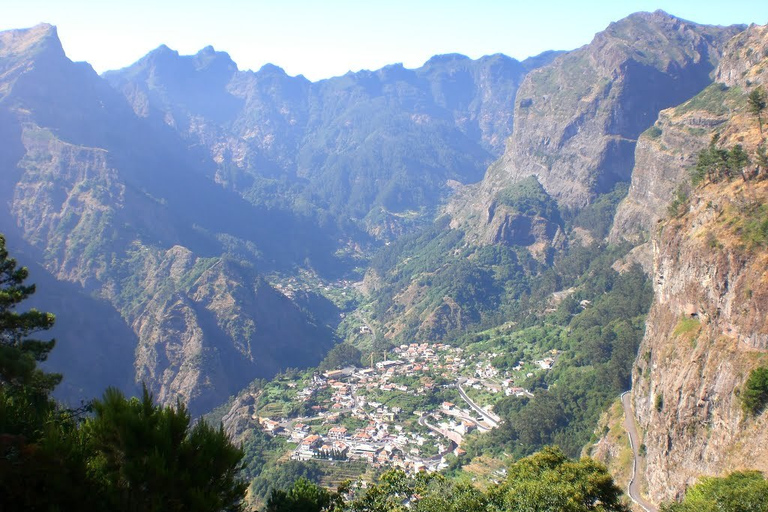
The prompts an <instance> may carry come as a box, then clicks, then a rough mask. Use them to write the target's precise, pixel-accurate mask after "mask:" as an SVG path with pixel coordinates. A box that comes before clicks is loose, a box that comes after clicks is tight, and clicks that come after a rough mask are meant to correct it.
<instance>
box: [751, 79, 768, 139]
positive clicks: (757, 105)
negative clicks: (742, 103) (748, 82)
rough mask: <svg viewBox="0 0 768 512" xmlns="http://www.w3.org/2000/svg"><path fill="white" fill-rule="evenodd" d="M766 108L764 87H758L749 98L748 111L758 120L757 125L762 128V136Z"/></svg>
mask: <svg viewBox="0 0 768 512" xmlns="http://www.w3.org/2000/svg"><path fill="white" fill-rule="evenodd" d="M765 107H766V100H765V91H764V90H763V88H762V87H756V88H755V89H753V90H752V92H751V93H749V96H748V97H747V109H748V110H749V113H750V114H752V115H753V116H755V117H756V118H757V124H758V126H759V127H760V135H762V134H763V117H762V115H763V111H764V110H765Z"/></svg>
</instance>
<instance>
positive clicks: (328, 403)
mask: <svg viewBox="0 0 768 512" xmlns="http://www.w3.org/2000/svg"><path fill="white" fill-rule="evenodd" d="M386 356H387V357H386V358H385V360H383V361H378V362H376V363H374V364H372V365H371V366H370V367H368V368H355V367H349V368H342V369H335V370H331V371H327V372H324V373H319V372H315V373H313V374H312V375H311V377H308V378H307V379H305V380H304V381H303V382H301V385H302V386H303V387H301V388H299V383H296V382H289V383H288V384H287V386H288V387H289V388H292V389H289V390H288V391H292V393H290V395H291V398H290V399H291V400H292V401H293V402H294V403H295V404H297V405H300V408H301V409H302V410H304V411H307V415H300V416H298V417H293V418H287V417H274V416H272V417H270V416H266V415H262V413H263V412H268V411H269V409H268V408H261V409H259V410H258V411H257V412H254V414H253V419H254V420H256V421H258V423H259V424H260V426H261V428H262V429H263V431H264V432H266V433H268V434H270V435H273V436H283V437H284V438H286V439H287V441H288V446H291V447H292V453H291V458H293V459H296V460H308V459H325V460H336V461H347V460H364V461H366V462H367V463H368V464H370V465H372V466H374V467H396V468H401V469H403V470H405V471H406V472H408V473H416V472H421V471H426V472H432V471H438V470H440V469H443V468H444V467H446V466H447V464H448V462H447V459H446V458H447V457H449V456H450V455H453V456H457V457H458V456H461V455H462V454H463V453H464V450H462V448H461V445H462V443H463V441H464V438H465V437H466V436H467V435H468V434H469V433H471V432H479V433H483V432H487V431H489V430H491V429H493V428H495V427H497V426H498V425H499V423H500V422H501V418H499V417H498V416H497V415H496V414H494V413H493V411H492V404H489V403H485V404H483V405H481V404H479V403H477V402H476V400H475V399H473V398H472V396H476V397H477V396H480V395H490V396H498V397H503V396H511V395H515V396H521V397H522V396H527V397H533V395H532V394H531V393H530V392H528V391H527V390H525V389H524V388H522V387H520V386H516V385H515V380H516V377H515V376H513V375H508V374H507V373H509V372H501V371H500V370H498V369H497V368H494V367H493V366H492V365H491V363H490V360H491V359H492V358H493V357H495V356H496V354H493V353H491V354H482V355H480V354H466V353H465V351H464V349H462V348H460V347H453V346H449V345H446V344H442V343H437V344H428V343H411V344H404V345H400V346H399V347H396V348H394V349H393V350H392V351H391V352H390V353H389V354H386ZM556 357H557V355H556V353H554V354H552V357H545V358H543V359H541V360H538V361H534V362H531V363H528V364H526V363H524V362H523V361H520V362H519V363H518V365H517V366H516V367H515V368H514V371H513V373H515V374H517V375H520V373H521V372H525V373H523V374H522V375H524V376H532V375H533V371H535V370H534V369H533V368H532V367H535V369H536V370H538V371H546V370H549V369H550V368H551V367H552V365H553V364H554V363H555V361H556ZM526 369H530V370H531V371H527V372H526ZM518 378H519V377H518Z"/></svg>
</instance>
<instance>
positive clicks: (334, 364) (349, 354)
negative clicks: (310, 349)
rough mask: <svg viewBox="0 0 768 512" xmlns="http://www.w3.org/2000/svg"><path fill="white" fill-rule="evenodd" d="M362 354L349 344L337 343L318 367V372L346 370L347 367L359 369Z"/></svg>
mask: <svg viewBox="0 0 768 512" xmlns="http://www.w3.org/2000/svg"><path fill="white" fill-rule="evenodd" d="M361 357H362V353H361V352H360V350H358V349H357V347H354V346H352V345H350V344H349V343H339V344H338V345H336V346H334V347H333V348H332V349H331V350H329V351H328V354H327V355H326V356H325V359H323V360H322V362H321V363H320V365H319V366H318V370H320V371H327V370H333V369H336V368H346V367H347V366H357V367H359V366H360V365H361V364H362V363H361V361H360V358H361Z"/></svg>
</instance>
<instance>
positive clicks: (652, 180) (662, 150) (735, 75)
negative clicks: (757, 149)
mask: <svg viewBox="0 0 768 512" xmlns="http://www.w3.org/2000/svg"><path fill="white" fill-rule="evenodd" d="M766 51H767V50H766V27H765V26H751V27H749V28H748V29H747V30H745V31H744V32H742V33H740V34H738V35H737V36H735V37H734V38H733V39H731V40H730V41H729V42H728V44H727V46H726V47H725V49H724V51H723V57H722V59H721V61H720V63H719V65H718V67H717V69H716V71H715V83H714V84H712V85H710V86H709V87H708V88H707V89H705V90H704V91H702V92H701V93H700V94H698V95H697V96H696V97H695V98H693V99H692V100H691V101H688V102H686V103H684V104H682V105H679V106H677V107H674V108H670V109H667V110H664V111H662V112H661V113H660V114H659V118H658V120H657V121H656V123H655V124H654V126H653V127H651V128H650V129H648V130H647V131H646V132H644V133H643V134H642V135H641V137H640V139H639V141H638V144H637V149H636V151H635V170H634V171H633V172H632V183H631V185H630V188H629V192H628V194H627V197H626V198H625V199H624V201H622V203H621V204H620V205H619V208H618V210H617V212H616V217H615V218H614V222H613V227H612V229H611V234H610V237H609V238H610V239H611V241H613V242H619V241H621V240H627V241H630V242H632V243H635V244H637V243H642V242H644V241H647V240H649V239H650V235H651V233H652V231H653V229H654V226H655V225H656V223H657V222H658V220H659V219H661V218H663V217H664V216H665V215H666V209H667V205H669V203H670V202H671V201H672V200H673V198H674V196H675V194H676V191H677V190H678V188H679V187H681V186H682V187H683V188H682V190H683V191H684V192H687V189H688V181H689V172H690V169H692V168H693V167H694V166H695V165H696V160H697V156H698V153H699V152H700V151H701V150H702V149H703V148H704V147H705V146H706V145H707V144H708V143H709V141H710V138H711V137H712V134H713V133H715V131H719V130H722V129H724V127H723V126H722V125H724V123H726V122H727V121H729V120H730V119H731V118H732V117H733V116H734V115H735V112H734V109H735V108H736V106H735V104H734V101H735V99H736V97H737V96H738V90H739V89H742V90H746V89H749V88H750V86H751V85H754V84H755V83H764V82H765V72H766V71H765V69H764V67H763V69H761V66H760V65H759V64H760V62H762V61H764V59H765V58H766ZM726 90H730V91H731V92H730V94H727V93H725V91H726ZM724 93H725V94H724ZM738 115H743V112H742V113H741V114H738ZM755 135H756V134H752V136H753V137H754V136H755Z"/></svg>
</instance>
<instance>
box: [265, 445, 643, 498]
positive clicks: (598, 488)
mask: <svg viewBox="0 0 768 512" xmlns="http://www.w3.org/2000/svg"><path fill="white" fill-rule="evenodd" d="M347 493H349V487H348V486H343V487H342V488H340V489H339V491H338V492H336V493H333V492H329V491H327V490H324V489H322V488H320V487H318V486H316V485H314V484H311V483H309V482H307V481H306V480H299V481H297V482H296V483H295V484H294V485H293V487H291V488H290V489H289V490H288V491H279V492H275V493H273V494H272V496H271V497H270V499H269V501H268V503H267V507H266V511H267V512H296V511H299V510H301V511H302V512H320V511H322V510H334V511H337V512H341V511H349V512H390V511H395V512H402V511H405V510H409V511H414V512H480V511H486V510H494V511H498V512H518V511H519V512H523V511H525V512H587V511H601V512H611V511H615V512H625V511H628V509H627V508H626V506H625V505H624V504H622V503H621V501H620V497H621V490H620V489H619V488H618V487H617V486H616V485H615V484H614V482H613V480H612V479H611V476H610V475H609V474H608V472H607V471H606V469H605V467H603V466H602V465H600V464H598V463H596V462H595V461H593V460H591V459H589V458H583V459H581V460H580V461H575V460H571V459H568V457H566V456H565V454H564V453H563V452H562V451H561V450H559V449H558V448H552V447H548V448H545V449H544V450H542V451H541V452H539V453H537V454H535V455H532V456H530V457H527V458H525V459H522V460H520V461H518V462H516V463H514V464H512V465H511V466H510V468H509V472H508V476H507V479H506V480H505V481H504V482H502V483H501V484H498V485H495V486H493V487H491V488H489V489H488V490H487V491H482V490H480V489H478V488H476V487H473V486H472V485H470V484H467V483H457V482H454V481H451V480H448V479H446V478H445V477H444V476H442V475H440V474H419V475H417V476H416V477H408V476H406V475H405V473H403V472H402V471H399V470H392V471H388V472H387V473H385V474H384V475H382V477H381V479H380V480H379V481H378V483H376V484H374V485H370V486H368V487H367V488H366V489H359V490H353V491H352V492H351V493H349V495H351V496H352V498H351V499H350V500H349V501H346V502H345V501H343V500H342V499H341V496H342V495H347Z"/></svg>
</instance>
